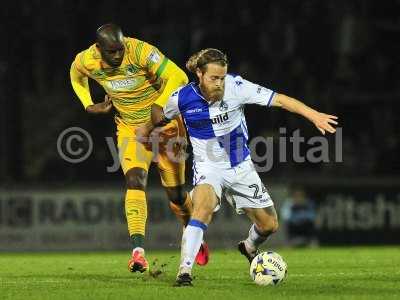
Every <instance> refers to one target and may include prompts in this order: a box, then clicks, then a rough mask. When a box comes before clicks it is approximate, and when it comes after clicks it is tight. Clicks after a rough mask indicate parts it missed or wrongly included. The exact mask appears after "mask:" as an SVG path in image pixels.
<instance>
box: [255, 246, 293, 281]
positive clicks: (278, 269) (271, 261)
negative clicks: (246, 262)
mask: <svg viewBox="0 0 400 300" xmlns="http://www.w3.org/2000/svg"><path fill="white" fill-rule="evenodd" d="M286 276H287V265H286V262H285V261H284V260H283V258H282V256H280V255H279V254H278V253H276V252H273V251H267V252H262V253H260V254H258V255H257V256H256V257H254V259H253V261H252V262H251V265H250V277H251V278H252V279H253V281H254V282H255V283H256V284H258V285H278V284H279V283H281V282H282V281H283V280H284V279H285V278H286Z"/></svg>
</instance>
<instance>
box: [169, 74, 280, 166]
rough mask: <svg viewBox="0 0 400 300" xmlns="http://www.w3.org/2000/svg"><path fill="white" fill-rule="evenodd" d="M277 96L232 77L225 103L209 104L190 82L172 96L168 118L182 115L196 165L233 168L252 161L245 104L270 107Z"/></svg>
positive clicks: (227, 83) (226, 80) (260, 87)
mask: <svg viewBox="0 0 400 300" xmlns="http://www.w3.org/2000/svg"><path fill="white" fill-rule="evenodd" d="M274 94H275V92H273V91H272V90H270V89H267V88H265V87H262V86H260V85H257V84H254V83H252V82H250V81H247V80H245V79H243V78H242V77H240V76H234V75H230V74H228V75H227V76H226V77H225V93H224V97H223V99H222V100H221V101H216V102H214V103H213V104H209V103H208V102H207V101H206V100H205V99H204V98H203V96H202V95H201V92H200V89H199V87H198V85H196V84H195V83H189V84H188V85H186V86H184V87H182V88H180V89H179V90H177V91H176V92H175V93H173V94H172V95H171V97H170V98H169V100H168V103H167V104H166V106H165V107H164V115H165V117H167V118H168V119H173V118H175V117H176V116H178V115H179V114H181V115H182V117H183V120H184V122H185V125H186V128H187V130H188V133H189V136H190V141H191V143H192V146H193V154H194V160H195V162H208V163H212V164H218V165H219V166H220V167H223V168H231V167H235V166H237V165H238V164H240V163H241V162H242V161H244V160H248V159H250V155H249V154H250V151H249V148H248V145H247V140H248V131H247V125H246V119H245V116H244V105H245V104H252V103H254V104H259V105H263V106H267V107H268V106H270V105H271V104H272V101H273V97H274Z"/></svg>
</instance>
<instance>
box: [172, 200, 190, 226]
mask: <svg viewBox="0 0 400 300" xmlns="http://www.w3.org/2000/svg"><path fill="white" fill-rule="evenodd" d="M169 207H170V208H171V210H172V212H173V213H174V214H175V216H176V217H177V218H178V220H180V221H181V222H182V224H183V226H184V227H186V225H187V224H188V223H189V220H190V217H191V215H192V212H193V203H192V199H190V195H189V193H186V200H185V203H183V204H182V205H177V204H175V203H173V202H171V201H170V202H169Z"/></svg>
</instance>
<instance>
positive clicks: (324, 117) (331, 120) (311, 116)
mask: <svg viewBox="0 0 400 300" xmlns="http://www.w3.org/2000/svg"><path fill="white" fill-rule="evenodd" d="M272 106H276V107H281V108H283V109H286V110H288V111H290V112H293V113H297V114H299V115H302V116H304V117H305V118H307V119H308V120H310V121H311V122H312V123H314V125H315V127H317V128H318V130H319V131H321V133H322V134H325V132H326V131H327V132H329V133H335V132H336V129H335V128H334V127H333V125H337V124H338V122H337V121H336V120H337V119H338V117H337V116H334V115H328V114H325V113H322V112H319V111H316V110H315V109H313V108H311V107H309V106H307V105H305V104H304V103H303V102H301V101H299V100H297V99H294V98H291V97H289V96H286V95H284V94H276V95H275V97H274V100H273V102H272Z"/></svg>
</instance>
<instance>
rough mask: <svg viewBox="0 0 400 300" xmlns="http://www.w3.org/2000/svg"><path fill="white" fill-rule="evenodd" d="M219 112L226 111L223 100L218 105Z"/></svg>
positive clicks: (226, 107)
mask: <svg viewBox="0 0 400 300" xmlns="http://www.w3.org/2000/svg"><path fill="white" fill-rule="evenodd" d="M219 110H220V111H226V110H228V104H227V103H226V102H225V101H224V100H221V103H220V104H219Z"/></svg>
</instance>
